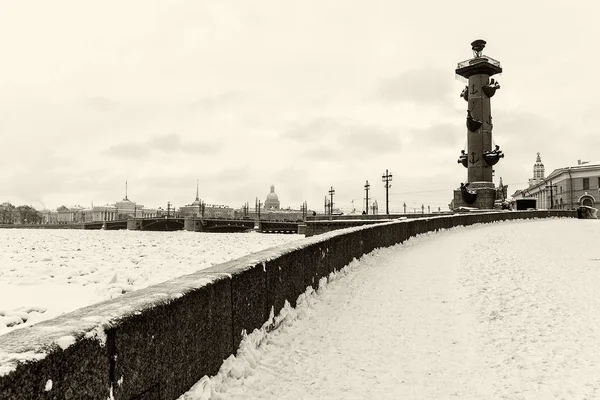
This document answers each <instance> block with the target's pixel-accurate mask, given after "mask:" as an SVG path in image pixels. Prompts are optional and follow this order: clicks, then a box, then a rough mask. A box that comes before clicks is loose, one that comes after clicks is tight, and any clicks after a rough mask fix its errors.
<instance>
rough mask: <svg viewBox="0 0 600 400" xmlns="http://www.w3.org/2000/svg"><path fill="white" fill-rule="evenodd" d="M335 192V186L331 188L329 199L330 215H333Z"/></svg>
mask: <svg viewBox="0 0 600 400" xmlns="http://www.w3.org/2000/svg"><path fill="white" fill-rule="evenodd" d="M334 194H335V189H334V188H333V186H332V187H331V189H329V197H330V198H331V200H330V201H329V215H333V195H334Z"/></svg>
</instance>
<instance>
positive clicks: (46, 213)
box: [38, 209, 58, 224]
mask: <svg viewBox="0 0 600 400" xmlns="http://www.w3.org/2000/svg"><path fill="white" fill-rule="evenodd" d="M38 212H39V213H40V216H41V217H42V224H58V212H57V211H52V210H47V209H43V210H40V211H38Z"/></svg>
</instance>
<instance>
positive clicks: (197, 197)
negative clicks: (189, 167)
mask: <svg viewBox="0 0 600 400" xmlns="http://www.w3.org/2000/svg"><path fill="white" fill-rule="evenodd" d="M199 185H200V179H196V201H200V197H199V196H198V187H199Z"/></svg>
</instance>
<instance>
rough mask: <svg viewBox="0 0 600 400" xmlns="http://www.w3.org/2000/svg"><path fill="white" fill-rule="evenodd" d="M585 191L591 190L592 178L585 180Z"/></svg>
mask: <svg viewBox="0 0 600 400" xmlns="http://www.w3.org/2000/svg"><path fill="white" fill-rule="evenodd" d="M583 190H590V178H583Z"/></svg>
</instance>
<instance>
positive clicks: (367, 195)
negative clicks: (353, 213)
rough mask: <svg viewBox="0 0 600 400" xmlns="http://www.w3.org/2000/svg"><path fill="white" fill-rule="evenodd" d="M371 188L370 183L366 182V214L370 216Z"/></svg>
mask: <svg viewBox="0 0 600 400" xmlns="http://www.w3.org/2000/svg"><path fill="white" fill-rule="evenodd" d="M370 187H371V185H369V181H367V182H365V193H366V195H365V210H366V211H365V213H366V214H368V213H369V188H370Z"/></svg>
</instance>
